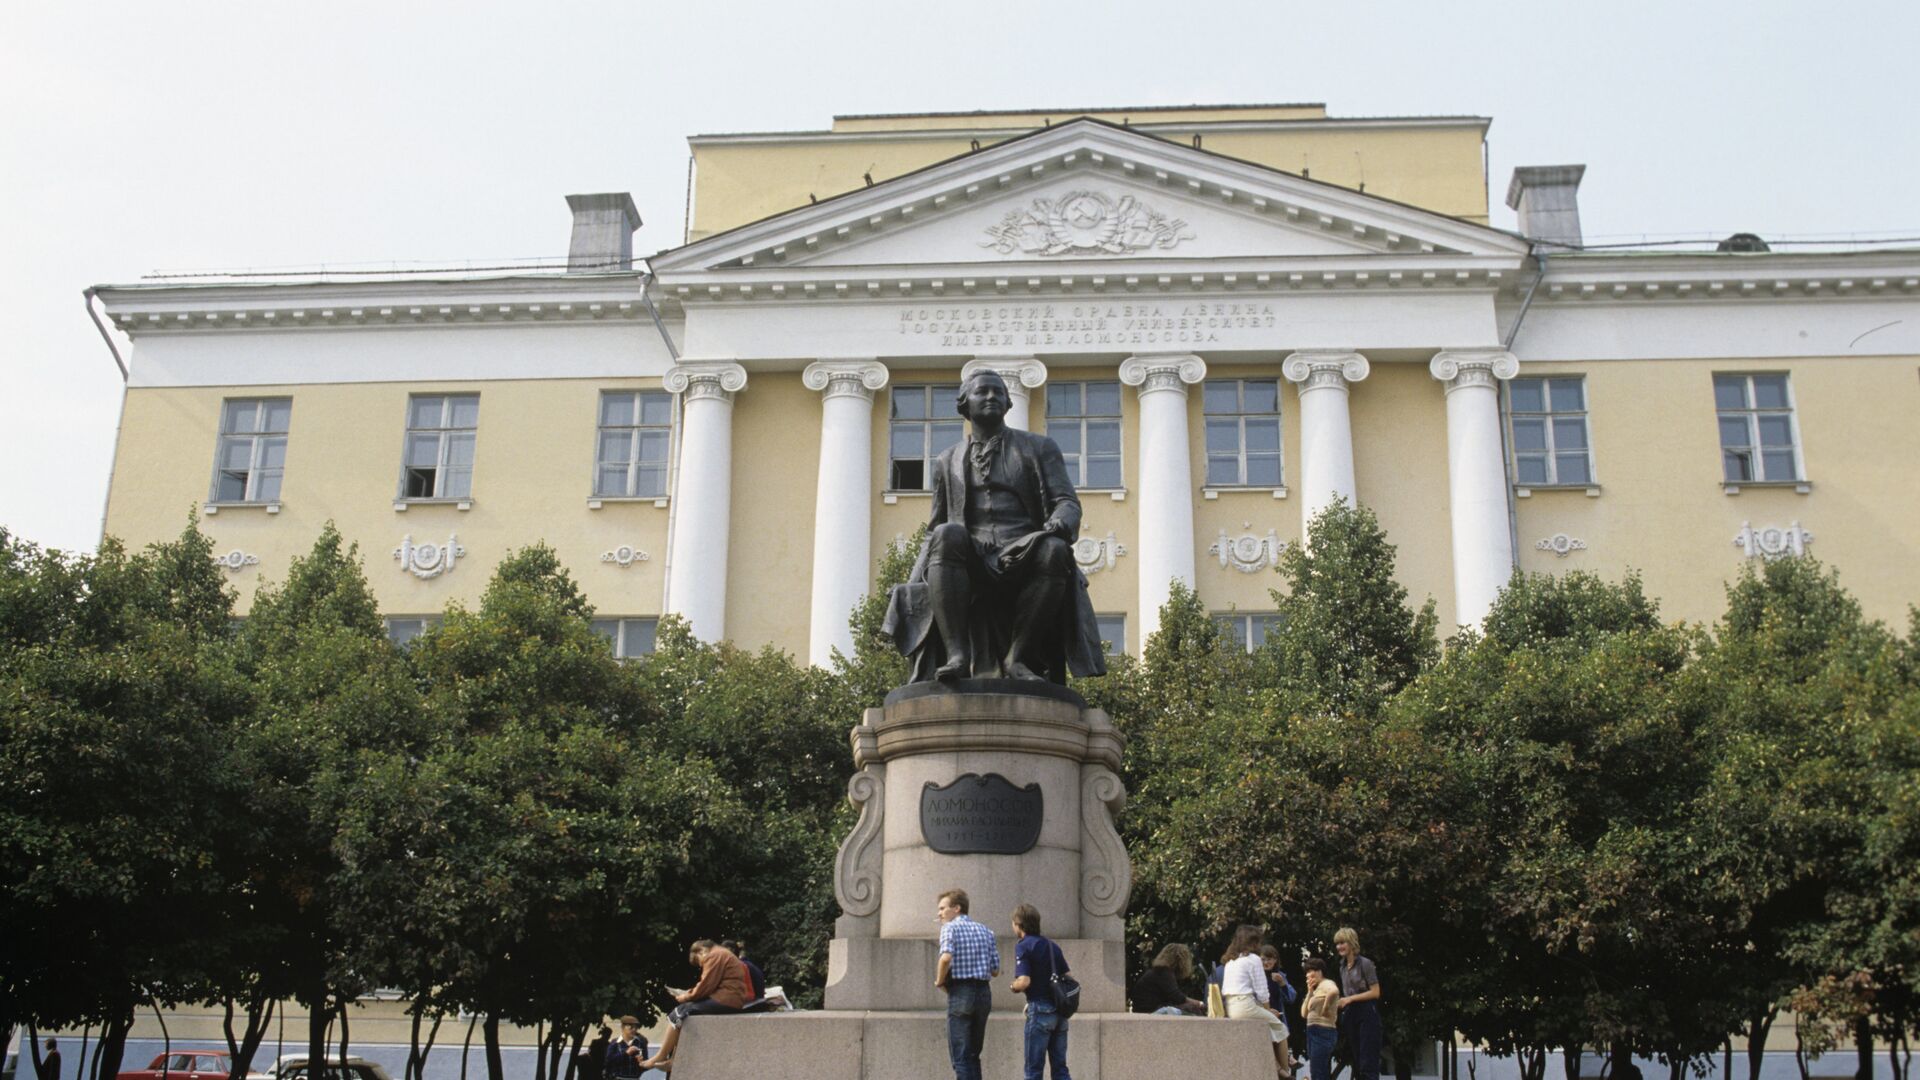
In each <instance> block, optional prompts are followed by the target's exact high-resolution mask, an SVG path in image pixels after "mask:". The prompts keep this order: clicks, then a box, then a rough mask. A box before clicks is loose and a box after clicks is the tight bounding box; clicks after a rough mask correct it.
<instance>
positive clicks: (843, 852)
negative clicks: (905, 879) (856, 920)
mask: <svg viewBox="0 0 1920 1080" xmlns="http://www.w3.org/2000/svg"><path fill="white" fill-rule="evenodd" d="M886 794H887V767H886V766H885V765H868V766H867V767H865V768H863V769H861V770H860V771H859V772H857V773H854V774H853V779H851V780H849V781H847V801H848V802H850V803H852V804H853V805H855V806H857V807H859V808H860V820H859V821H857V822H855V823H854V826H853V831H852V832H850V833H848V834H847V838H846V839H845V840H842V841H841V842H840V853H839V855H838V856H836V857H835V858H834V860H833V897H834V899H835V900H838V901H839V902H840V910H841V912H843V913H844V914H847V915H853V916H865V915H872V914H874V913H875V912H877V911H879V910H880V855H881V851H880V825H881V818H882V816H883V815H884V814H885V806H886Z"/></svg>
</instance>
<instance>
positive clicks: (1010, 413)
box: [960, 356, 1047, 431]
mask: <svg viewBox="0 0 1920 1080" xmlns="http://www.w3.org/2000/svg"><path fill="white" fill-rule="evenodd" d="M982 370H986V371H993V372H997V373H998V374H999V376H1000V377H1001V378H1002V379H1005V380H1006V381H1007V397H1008V398H1009V399H1011V401H1010V404H1009V405H1008V408H1007V426H1008V427H1016V428H1019V429H1020V430H1021V431H1032V430H1033V424H1032V423H1031V417H1032V415H1033V412H1032V409H1031V408H1030V406H1031V405H1032V403H1033V392H1034V391H1035V390H1037V389H1039V388H1040V387H1041V386H1042V385H1044V384H1045V383H1046V381H1047V365H1045V364H1043V363H1041V362H1040V361H1038V360H1035V359H1034V358H1033V357H1031V356H980V357H975V358H974V359H972V360H969V361H967V363H966V366H965V367H962V368H961V369H960V381H961V382H963V383H964V382H966V381H967V377H968V376H970V375H972V374H973V373H974V372H976V371H982Z"/></svg>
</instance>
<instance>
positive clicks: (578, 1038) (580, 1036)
mask: <svg viewBox="0 0 1920 1080" xmlns="http://www.w3.org/2000/svg"><path fill="white" fill-rule="evenodd" d="M586 1038H587V1032H586V1029H585V1028H582V1029H580V1030H579V1031H576V1032H574V1033H573V1046H572V1048H571V1049H569V1050H568V1051H567V1080H574V1077H575V1074H577V1073H578V1072H579V1070H580V1044H581V1043H582V1042H584V1041H586ZM579 1080H600V1078H599V1077H597V1076H582V1077H580V1078H579Z"/></svg>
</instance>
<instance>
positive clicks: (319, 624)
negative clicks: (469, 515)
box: [227, 524, 433, 1067]
mask: <svg viewBox="0 0 1920 1080" xmlns="http://www.w3.org/2000/svg"><path fill="white" fill-rule="evenodd" d="M238 667H239V670H240V672H241V674H242V675H243V676H245V678H246V679H247V681H248V683H249V684H250V686H251V687H252V689H253V694H254V708H253V710H252V712H251V713H250V714H249V716H248V717H247V718H246V720H245V722H244V723H242V724H241V725H239V726H238V728H237V730H236V731H235V733H234V738H233V741H232V745H231V747H230V749H229V754H228V757H227V761H228V763H229V769H230V771H231V774H232V776H233V777H234V779H235V781H236V782H237V783H239V784H240V785H242V788H243V791H244V793H245V795H244V804H243V805H244V809H245V820H246V821H247V822H248V823H249V824H250V836H249V838H248V841H247V843H246V845H245V850H244V852H243V855H242V858H243V859H244V862H245V867H246V873H245V881H246V882H247V886H246V889H247V899H248V902H249V909H250V910H251V911H252V912H253V914H254V917H255V918H256V919H257V920H258V923H257V926H258V927H259V928H262V932H261V933H258V934H255V935H253V936H252V937H251V938H250V939H248V942H247V944H248V945H249V946H250V947H251V949H252V952H251V954H250V955H252V956H253V957H254V958H255V971H256V974H257V975H259V976H260V977H261V978H262V982H261V983H259V984H257V985H256V987H255V989H256V991H257V992H258V994H259V996H262V997H264V998H265V999H266V1000H272V999H273V998H276V997H281V996H291V997H293V998H295V999H297V1000H299V1001H301V1002H302V1003H303V1004H305V1005H306V1006H307V1008H308V1010H309V1018H310V1019H309V1023H308V1030H307V1044H308V1053H309V1054H310V1055H312V1060H321V1055H323V1054H324V1053H325V1051H326V1039H327V1024H328V1018H329V1017H330V1016H332V1015H334V1014H335V1013H338V1012H340V1011H341V1010H343V1009H344V1008H345V1006H346V1005H347V1003H349V1002H351V1001H352V1000H353V999H354V997H355V996H356V995H357V994H358V993H359V992H360V991H361V990H362V989H364V988H365V987H366V986H367V985H368V984H367V981H366V980H367V973H366V972H365V970H364V969H362V968H360V967H358V966H356V964H355V957H356V954H357V951H358V950H357V948H356V941H355V938H356V935H358V934H360V933H361V932H363V931H364V930H365V929H367V926H366V924H364V923H362V922H359V921H357V920H353V919H347V918H343V917H342V907H343V900H344V898H345V897H346V896H347V895H349V894H350V893H351V892H352V889H353V884H352V882H351V881H350V875H349V872H348V868H347V867H345V866H343V864H342V861H341V856H340V851H339V848H338V846H337V841H338V839H339V833H340V823H341V822H342V821H343V820H344V819H346V818H347V816H348V814H349V811H350V810H351V809H352V808H353V807H354V806H355V805H356V804H357V803H358V802H359V801H360V800H361V799H362V798H363V797H364V796H365V794H366V793H367V792H368V790H369V789H370V788H371V787H373V786H374V785H376V784H382V783H391V782H393V779H394V776H395V774H396V772H397V771H400V770H402V768H403V765H404V763H406V762H409V761H412V760H414V759H417V758H419V757H421V756H423V755H424V754H425V753H427V752H428V751H429V749H430V747H431V741H432V734H433V733H432V731H431V729H430V728H429V727H428V725H427V724H426V721H425V717H424V716H423V714H422V710H421V706H420V696H419V693H418V692H417V690H416V689H415V687H414V683H413V680H412V677H411V675H410V674H409V672H408V671H407V668H406V664H405V661H404V659H403V658H402V657H401V656H400V655H399V653H397V652H396V651H395V650H394V649H393V647H392V646H391V645H390V644H389V643H388V642H387V637H386V633H385V631H384V629H383V627H382V625H381V622H380V617H379V613H378V610H377V609H376V607H375V604H374V600H373V594H372V592H371V591H370V590H369V589H368V587H367V582H366V578H365V575H364V574H363V573H362V571H361V567H360V561H359V552H358V549H357V548H352V547H347V546H345V545H344V544H343V543H342V541H341V538H340V534H339V532H338V531H337V530H335V529H334V528H333V526H332V525H331V524H329V525H327V526H326V528H325V529H323V530H322V532H321V534H320V536H319V538H318V539H316V540H315V542H314V545H313V548H312V550H311V551H310V552H309V553H308V554H307V555H306V556H305V557H304V558H296V559H294V560H293V565H292V567H291V568H290V570H289V572H288V577H287V580H286V581H285V582H283V583H281V584H279V585H271V584H268V585H262V586H261V588H260V590H259V592H258V593H257V594H256V596H255V598H254V602H253V608H252V611H251V613H250V614H249V616H248V618H247V620H246V623H245V625H244V627H243V628H242V631H241V633H240V636H239V640H238ZM236 1067H239V1064H238V1063H237V1064H236Z"/></svg>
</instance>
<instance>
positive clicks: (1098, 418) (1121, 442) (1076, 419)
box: [1046, 379, 1127, 491]
mask: <svg viewBox="0 0 1920 1080" xmlns="http://www.w3.org/2000/svg"><path fill="white" fill-rule="evenodd" d="M1069 386H1071V387H1076V388H1078V390H1079V393H1080V411H1079V412H1077V413H1061V414H1058V415H1056V414H1055V413H1054V411H1053V404H1054V401H1055V395H1056V392H1057V389H1064V388H1066V387H1069ZM1089 386H1112V387H1113V388H1114V403H1113V412H1111V413H1090V412H1087V411H1086V409H1087V388H1088V387H1089ZM1120 387H1121V382H1120V380H1118V379H1079V380H1073V381H1068V382H1057V383H1055V382H1050V383H1048V384H1047V412H1046V419H1047V437H1048V438H1050V439H1053V440H1054V442H1055V443H1056V444H1057V443H1058V442H1059V441H1060V440H1059V438H1058V437H1057V436H1056V435H1055V434H1054V430H1055V425H1056V423H1057V424H1059V425H1062V426H1066V425H1071V426H1073V427H1074V428H1075V429H1076V430H1077V432H1078V434H1079V436H1080V442H1079V447H1080V448H1079V449H1078V450H1076V451H1075V452H1074V453H1072V454H1070V455H1069V454H1066V453H1065V451H1064V450H1063V451H1062V456H1063V457H1070V458H1072V459H1073V460H1071V461H1069V462H1068V465H1067V478H1068V479H1070V480H1072V481H1073V487H1074V490H1075V491H1125V490H1127V427H1126V395H1124V394H1122V393H1121V392H1120ZM1108 420H1111V421H1112V422H1113V428H1114V438H1115V440H1116V443H1117V445H1116V448H1115V449H1114V451H1113V453H1111V454H1098V455H1093V454H1090V453H1089V452H1088V450H1087V424H1088V423H1089V422H1090V421H1091V422H1093V423H1103V422H1106V421H1108ZM1092 457H1099V458H1100V459H1102V460H1109V459H1110V460H1112V461H1113V463H1114V466H1115V468H1116V469H1117V470H1118V472H1119V476H1118V480H1119V483H1116V484H1111V485H1106V484H1092V483H1089V482H1088V480H1087V475H1088V471H1089V468H1090V466H1091V464H1092V462H1091V460H1090V459H1091V458H1092Z"/></svg>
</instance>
